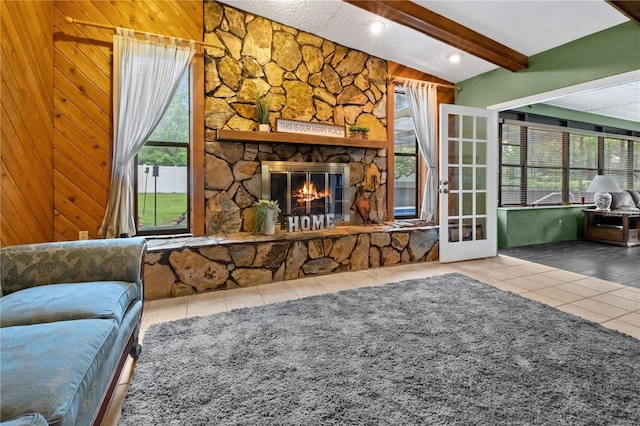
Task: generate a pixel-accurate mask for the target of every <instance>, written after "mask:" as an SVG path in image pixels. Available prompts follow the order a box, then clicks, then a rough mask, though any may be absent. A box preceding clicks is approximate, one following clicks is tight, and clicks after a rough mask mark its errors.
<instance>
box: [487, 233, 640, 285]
mask: <svg viewBox="0 0 640 426" xmlns="http://www.w3.org/2000/svg"><path fill="white" fill-rule="evenodd" d="M499 253H501V254H504V255H507V256H512V257H517V258H519V259H525V260H529V261H531V262H536V263H542V264H543V265H548V266H553V267H555V268H561V269H565V270H567V271H573V272H578V273H580V274H583V275H589V276H591V277H596V278H600V279H603V280H607V281H612V282H614V283H618V284H626V285H629V286H632V287H637V288H640V246H634V247H623V246H617V245H614V244H604V243H598V242H594V241H560V242H555V243H546V244H535V245H530V246H524V247H514V248H509V249H500V250H499Z"/></svg>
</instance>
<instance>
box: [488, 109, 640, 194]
mask: <svg viewBox="0 0 640 426" xmlns="http://www.w3.org/2000/svg"><path fill="white" fill-rule="evenodd" d="M500 142H501V143H500V145H501V150H500V205H501V206H506V205H539V204H563V203H570V204H579V203H582V202H583V200H584V202H587V203H591V202H592V201H593V194H590V193H587V192H586V189H587V188H588V186H589V184H590V183H591V181H592V180H593V177H594V176H595V175H597V174H605V175H609V176H612V177H613V178H614V179H615V181H616V182H617V183H618V185H619V186H620V188H621V189H627V188H634V189H638V188H640V166H639V165H640V138H637V137H635V136H634V137H626V136H615V135H611V134H605V133H604V132H600V133H598V132H595V131H587V130H582V129H571V128H566V127H560V126H551V125H546V124H540V123H532V122H519V121H511V120H503V123H502V124H501V125H500Z"/></svg>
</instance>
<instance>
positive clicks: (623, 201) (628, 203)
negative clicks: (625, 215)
mask: <svg viewBox="0 0 640 426" xmlns="http://www.w3.org/2000/svg"><path fill="white" fill-rule="evenodd" d="M609 194H611V210H617V209H629V208H632V209H633V208H636V203H634V202H633V198H632V197H631V194H629V193H628V192H627V191H622V192H610V193H609Z"/></svg>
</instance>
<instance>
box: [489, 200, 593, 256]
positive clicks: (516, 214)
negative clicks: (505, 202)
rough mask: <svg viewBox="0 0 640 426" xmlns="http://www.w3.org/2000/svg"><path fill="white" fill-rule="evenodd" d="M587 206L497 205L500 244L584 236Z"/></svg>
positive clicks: (578, 238)
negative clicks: (508, 206) (584, 216)
mask: <svg viewBox="0 0 640 426" xmlns="http://www.w3.org/2000/svg"><path fill="white" fill-rule="evenodd" d="M584 208H585V206H562V207H522V208H517V207H516V208H499V209H498V248H511V247H520V246H528V245H531V244H542V243H551V242H554V241H574V240H581V239H582V238H583V236H584V218H583V214H582V209H584Z"/></svg>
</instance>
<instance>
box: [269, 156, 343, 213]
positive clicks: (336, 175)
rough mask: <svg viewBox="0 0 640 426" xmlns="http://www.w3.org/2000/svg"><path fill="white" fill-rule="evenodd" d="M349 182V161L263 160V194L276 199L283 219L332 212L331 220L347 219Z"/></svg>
mask: <svg viewBox="0 0 640 426" xmlns="http://www.w3.org/2000/svg"><path fill="white" fill-rule="evenodd" d="M348 185H349V164H348V163H347V164H345V163H309V162H293V161H263V162H262V198H264V199H268V200H276V201H278V205H279V206H280V210H281V211H282V215H283V216H284V217H283V219H284V220H285V221H286V218H287V217H288V216H305V215H306V216H310V215H323V214H327V213H331V214H333V221H334V223H343V224H344V223H348V222H349V208H350V206H349V204H348V202H349V201H348Z"/></svg>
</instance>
